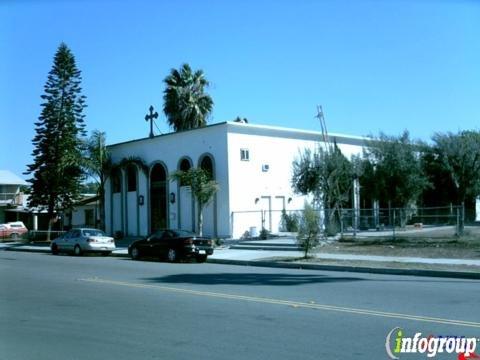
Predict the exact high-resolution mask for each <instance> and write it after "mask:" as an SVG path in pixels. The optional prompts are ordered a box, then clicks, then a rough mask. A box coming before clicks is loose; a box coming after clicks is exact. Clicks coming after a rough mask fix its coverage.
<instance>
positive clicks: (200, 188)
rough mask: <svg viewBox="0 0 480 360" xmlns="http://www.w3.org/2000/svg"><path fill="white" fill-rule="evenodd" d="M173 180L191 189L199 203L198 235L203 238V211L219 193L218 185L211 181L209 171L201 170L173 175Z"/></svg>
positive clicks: (179, 172) (191, 169) (193, 169)
mask: <svg viewBox="0 0 480 360" xmlns="http://www.w3.org/2000/svg"><path fill="white" fill-rule="evenodd" d="M171 178H172V179H174V180H176V181H179V182H181V183H182V184H184V185H186V186H190V187H191V189H192V195H193V197H194V199H195V201H196V203H197V209H198V213H197V233H198V235H200V236H202V234H203V211H204V209H205V207H206V206H207V205H208V204H209V203H210V202H211V201H212V199H213V197H214V195H215V194H216V192H217V191H218V189H219V186H218V184H217V183H216V182H215V181H214V180H211V175H210V174H209V173H208V171H206V170H204V169H201V168H190V169H189V170H187V171H177V172H175V173H173V174H172V175H171Z"/></svg>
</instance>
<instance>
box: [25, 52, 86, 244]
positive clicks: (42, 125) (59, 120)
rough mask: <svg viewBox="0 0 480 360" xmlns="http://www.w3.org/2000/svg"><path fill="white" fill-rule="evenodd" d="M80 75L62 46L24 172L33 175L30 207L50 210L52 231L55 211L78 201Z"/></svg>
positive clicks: (82, 103) (82, 101)
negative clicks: (29, 160)
mask: <svg viewBox="0 0 480 360" xmlns="http://www.w3.org/2000/svg"><path fill="white" fill-rule="evenodd" d="M80 74H81V72H80V70H78V69H77V66H76V64H75V58H74V56H73V54H72V52H71V51H70V49H69V48H68V47H67V45H65V44H64V43H62V44H60V46H59V48H58V50H57V52H56V54H55V57H54V62H53V67H52V69H51V70H50V72H49V74H48V78H47V82H46V84H45V86H44V91H45V93H44V95H42V96H41V98H42V99H43V100H44V102H43V103H42V104H41V107H42V112H41V114H40V116H39V118H38V122H36V123H35V125H36V135H35V136H34V138H33V140H32V143H33V145H34V150H33V153H32V156H33V158H34V162H33V164H30V165H28V167H27V168H28V170H27V171H26V172H25V174H27V175H32V178H31V179H29V180H27V181H28V182H29V183H30V184H31V194H30V200H29V205H30V206H31V207H40V208H44V209H46V210H47V211H48V216H49V218H50V221H49V226H48V228H49V230H50V229H51V226H52V223H53V222H54V221H55V219H56V212H58V211H60V210H63V209H71V208H72V206H73V204H74V202H75V201H76V200H77V199H78V198H79V192H80V182H81V180H82V177H83V171H82V166H81V164H82V150H83V137H84V136H85V130H84V128H85V125H84V117H85V115H84V114H83V109H84V108H85V106H86V105H85V96H83V95H82V94H81V86H80V83H81V75H80ZM47 239H48V240H50V231H49V232H48V235H47Z"/></svg>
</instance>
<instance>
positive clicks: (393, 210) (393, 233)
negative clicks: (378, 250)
mask: <svg viewBox="0 0 480 360" xmlns="http://www.w3.org/2000/svg"><path fill="white" fill-rule="evenodd" d="M393 240H394V241H395V209H393Z"/></svg>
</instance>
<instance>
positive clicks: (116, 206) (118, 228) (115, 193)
mask: <svg viewBox="0 0 480 360" xmlns="http://www.w3.org/2000/svg"><path fill="white" fill-rule="evenodd" d="M111 184H112V188H111V189H112V197H111V202H112V203H111V209H112V218H111V227H112V234H116V233H118V232H123V201H122V171H121V170H120V169H119V168H115V169H114V170H113V172H112V176H111Z"/></svg>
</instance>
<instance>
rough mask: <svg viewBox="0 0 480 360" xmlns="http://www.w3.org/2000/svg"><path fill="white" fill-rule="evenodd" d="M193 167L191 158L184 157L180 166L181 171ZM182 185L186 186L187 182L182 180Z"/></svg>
mask: <svg viewBox="0 0 480 360" xmlns="http://www.w3.org/2000/svg"><path fill="white" fill-rule="evenodd" d="M191 167H192V163H191V162H190V160H189V159H186V158H184V159H182V161H180V166H179V170H180V171H188V170H190V168H191ZM180 186H185V184H183V183H182V182H180Z"/></svg>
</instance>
